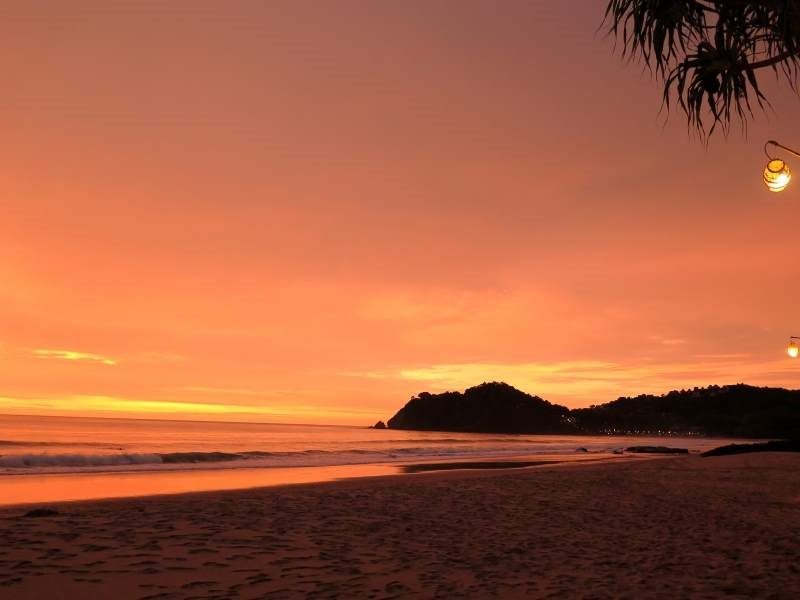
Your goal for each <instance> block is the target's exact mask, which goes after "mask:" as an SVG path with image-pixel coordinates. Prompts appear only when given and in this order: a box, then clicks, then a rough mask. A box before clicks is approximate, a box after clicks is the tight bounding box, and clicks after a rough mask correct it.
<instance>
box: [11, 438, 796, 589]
mask: <svg viewBox="0 0 800 600" xmlns="http://www.w3.org/2000/svg"><path fill="white" fill-rule="evenodd" d="M798 472H800V455H792V454H779V453H774V454H760V455H758V454H751V455H742V456H731V457H719V458H700V457H698V456H690V457H679V458H665V459H659V460H645V461H625V462H620V463H596V464H585V465H553V466H548V467H532V468H527V469H515V470H496V471H486V470H484V471H448V472H441V473H423V474H416V475H401V476H393V477H383V478H368V479H359V480H350V481H340V482H332V483H322V484H314V485H297V486H287V487H282V488H267V489H252V490H240V491H228V492H212V493H200V494H186V495H176V496H161V497H150V498H138V499H130V500H108V501H95V502H84V503H64V504H61V505H56V508H57V510H58V511H59V514H58V515H55V516H50V517H41V518H31V517H27V518H26V517H23V516H22V515H23V514H24V512H25V511H26V510H27V509H26V508H23V507H16V508H15V507H9V508H5V509H3V510H2V512H0V536H1V538H0V539H2V540H3V544H2V546H1V547H0V598H9V599H10V598H14V599H20V600H22V599H37V598H111V597H113V598H120V599H127V598H131V599H141V600H145V599H150V600H156V599H164V600H166V599H179V598H180V599H188V598H247V599H251V598H253V599H254V598H304V597H307V598H404V597H416V598H484V597H487V598H488V597H496V598H526V597H527V598H531V597H533V598H538V597H542V598H546V597H551V598H610V597H614V598H619V597H627V598H689V597H691V598H717V597H742V598H745V597H746V598H794V597H796V593H797V590H800V563H798V558H800V542H798V538H799V536H800V487H798V482H800V478H799V477H798Z"/></svg>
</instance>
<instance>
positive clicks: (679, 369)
mask: <svg viewBox="0 0 800 600" xmlns="http://www.w3.org/2000/svg"><path fill="white" fill-rule="evenodd" d="M793 370H794V365H793V364H791V363H790V362H789V361H786V360H773V361H761V362H758V361H752V360H751V361H747V360H743V359H742V357H741V356H722V357H719V358H716V359H710V360H705V361H697V362H664V363H656V364H654V363H645V364H643V363H641V362H640V363H639V364H636V365H629V364H624V363H620V362H609V361H595V360H577V361H559V362H526V363H512V364H508V363H505V364H502V363H457V364H435V365H428V366H420V367H413V368H399V369H395V370H387V371H366V372H363V373H354V372H350V373H342V374H343V375H349V376H351V377H363V378H366V379H384V380H395V381H406V382H409V381H411V382H419V383H420V384H421V385H423V386H424V388H425V389H428V390H432V391H443V390H461V389H464V388H467V387H470V386H473V385H477V384H479V383H482V382H484V381H505V382H506V383H509V384H511V385H513V386H515V387H517V388H519V389H522V390H524V391H526V392H529V393H532V394H537V395H539V396H542V397H544V398H546V399H549V400H552V401H557V402H561V403H566V404H568V405H571V406H584V405H587V404H589V403H599V402H608V401H610V400H614V399H615V398H617V397H619V396H630V395H636V394H641V393H650V394H661V393H664V392H668V391H670V390H672V389H682V388H686V387H695V386H705V385H710V384H724V383H738V382H743V381H746V382H747V383H752V384H754V385H758V384H774V382H776V381H779V380H780V379H781V377H782V378H783V379H784V380H785V379H786V377H787V375H789V374H793Z"/></svg>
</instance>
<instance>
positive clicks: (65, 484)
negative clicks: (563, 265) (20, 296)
mask: <svg viewBox="0 0 800 600" xmlns="http://www.w3.org/2000/svg"><path fill="white" fill-rule="evenodd" d="M730 441H731V440H725V439H710V438H700V437H691V438H682V437H671V438H668V439H665V438H663V437H633V436H625V437H622V436H620V437H610V436H565V435H500V434H476V433H449V432H419V431H397V430H388V429H387V430H377V429H369V428H365V427H346V426H330V425H299V424H298V425H287V424H274V423H222V422H206V421H202V422H201V421H169V420H142V419H117V418H82V417H42V416H16V415H13V416H12V415H0V504H8V503H11V502H38V501H53V500H74V499H90V498H101V497H119V496H127V495H147V494H154V493H174V492H182V491H200V490H210V489H232V488H240V487H253V486H260V485H276V484H284V483H298V482H309V481H323V480H328V479H337V478H342V477H352V476H363V475H383V474H390V473H396V472H398V468H397V467H398V465H402V464H409V463H419V462H435V461H445V460H446V461H450V462H452V461H458V460H461V459H497V458H510V457H523V456H524V457H538V456H541V457H547V459H548V460H574V459H578V458H581V459H586V458H590V457H597V458H601V457H603V456H606V457H611V456H614V451H615V450H618V449H621V448H625V447H627V446H633V445H670V446H678V447H683V448H688V449H689V450H690V451H691V452H700V451H703V450H706V449H710V448H713V447H716V446H720V445H724V444H726V443H730ZM584 450H585V451H584Z"/></svg>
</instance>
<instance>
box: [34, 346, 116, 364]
mask: <svg viewBox="0 0 800 600" xmlns="http://www.w3.org/2000/svg"><path fill="white" fill-rule="evenodd" d="M33 355H34V356H36V357H37V358H50V359H56V360H72V361H84V362H95V363H101V364H104V365H116V364H117V361H116V360H114V359H112V358H109V357H107V356H101V355H100V354H92V353H89V352H78V351H76V350H46V349H39V350H34V351H33Z"/></svg>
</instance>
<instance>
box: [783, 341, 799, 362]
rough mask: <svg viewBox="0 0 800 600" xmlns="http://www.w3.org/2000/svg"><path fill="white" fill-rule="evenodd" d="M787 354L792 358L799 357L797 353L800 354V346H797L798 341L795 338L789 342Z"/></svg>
mask: <svg viewBox="0 0 800 600" xmlns="http://www.w3.org/2000/svg"><path fill="white" fill-rule="evenodd" d="M786 354H788V355H789V356H791V357H792V358H797V355H798V354H800V348H798V347H797V343H796V342H795V341H794V340H792V341H790V342H789V347H788V348H787V349H786Z"/></svg>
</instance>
